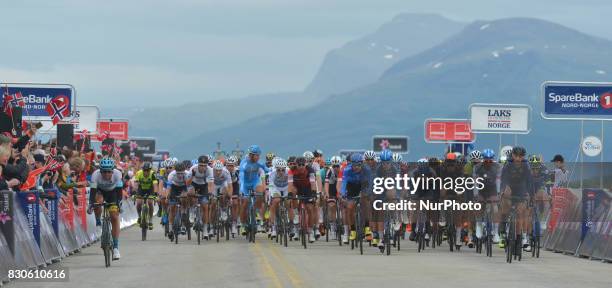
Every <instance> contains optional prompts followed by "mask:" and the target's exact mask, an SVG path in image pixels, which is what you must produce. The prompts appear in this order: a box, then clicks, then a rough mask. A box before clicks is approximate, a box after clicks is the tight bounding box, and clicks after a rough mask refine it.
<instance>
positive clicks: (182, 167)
mask: <svg viewBox="0 0 612 288" xmlns="http://www.w3.org/2000/svg"><path fill="white" fill-rule="evenodd" d="M185 169H186V168H185V164H183V163H182V162H181V163H178V164H176V165H175V169H174V170H176V171H177V172H181V171H185Z"/></svg>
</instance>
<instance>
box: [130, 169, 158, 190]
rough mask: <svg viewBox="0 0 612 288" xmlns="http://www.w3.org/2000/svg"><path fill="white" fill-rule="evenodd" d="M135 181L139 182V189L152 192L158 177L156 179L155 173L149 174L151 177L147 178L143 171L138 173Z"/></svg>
mask: <svg viewBox="0 0 612 288" xmlns="http://www.w3.org/2000/svg"><path fill="white" fill-rule="evenodd" d="M134 180H136V182H138V188H139V189H140V190H145V191H148V190H152V189H153V185H156V184H157V177H155V175H154V174H153V172H149V176H147V177H145V176H144V171H142V170H138V172H136V176H135V177H134Z"/></svg>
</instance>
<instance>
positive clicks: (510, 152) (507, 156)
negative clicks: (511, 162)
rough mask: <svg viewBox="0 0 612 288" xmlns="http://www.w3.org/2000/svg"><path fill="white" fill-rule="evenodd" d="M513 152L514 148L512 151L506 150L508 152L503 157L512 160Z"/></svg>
mask: <svg viewBox="0 0 612 288" xmlns="http://www.w3.org/2000/svg"><path fill="white" fill-rule="evenodd" d="M513 150H514V148H512V149H510V150H506V151H505V152H504V153H505V154H506V155H503V156H506V158H510V157H511V156H512V151H513Z"/></svg>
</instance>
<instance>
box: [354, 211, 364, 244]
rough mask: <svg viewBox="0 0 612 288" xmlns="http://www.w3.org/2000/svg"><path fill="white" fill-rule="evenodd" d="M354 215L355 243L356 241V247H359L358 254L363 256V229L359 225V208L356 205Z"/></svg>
mask: <svg viewBox="0 0 612 288" xmlns="http://www.w3.org/2000/svg"><path fill="white" fill-rule="evenodd" d="M355 210H356V212H355V215H356V218H357V219H356V221H355V226H357V241H358V243H357V244H358V245H359V254H361V255H363V238H364V236H365V235H364V231H363V229H364V227H363V225H362V224H361V206H360V205H357V206H356V207H355Z"/></svg>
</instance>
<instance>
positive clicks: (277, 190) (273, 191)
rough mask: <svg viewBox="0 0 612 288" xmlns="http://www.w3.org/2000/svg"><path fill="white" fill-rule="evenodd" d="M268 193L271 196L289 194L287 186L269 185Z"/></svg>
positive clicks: (285, 195)
mask: <svg viewBox="0 0 612 288" xmlns="http://www.w3.org/2000/svg"><path fill="white" fill-rule="evenodd" d="M270 195H271V196H272V197H287V195H289V186H285V187H276V186H272V187H270Z"/></svg>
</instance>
